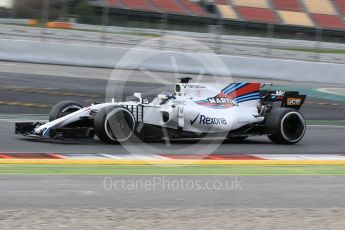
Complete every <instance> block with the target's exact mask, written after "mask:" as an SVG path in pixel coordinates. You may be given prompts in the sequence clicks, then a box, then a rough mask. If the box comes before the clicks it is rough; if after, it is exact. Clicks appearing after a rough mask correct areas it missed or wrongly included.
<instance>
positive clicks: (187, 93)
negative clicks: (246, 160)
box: [15, 78, 306, 144]
mask: <svg viewBox="0 0 345 230" xmlns="http://www.w3.org/2000/svg"><path fill="white" fill-rule="evenodd" d="M179 80H180V82H179V83H177V84H176V85H175V89H174V92H164V93H161V94H159V95H157V96H156V97H155V98H154V99H153V101H151V102H148V101H147V100H146V99H142V95H141V94H140V93H135V94H134V96H135V97H136V100H135V101H128V102H110V103H93V104H92V105H91V106H87V107H83V106H82V105H81V104H79V103H77V102H73V101H63V102H60V103H58V104H57V105H55V106H54V107H53V108H52V109H51V112H50V115H49V122H46V123H43V122H18V123H16V127H15V133H16V134H20V135H24V136H30V137H38V138H54V139H69V138H94V137H95V136H97V137H98V138H99V139H100V140H102V141H103V142H105V143H122V142H126V141H129V140H131V139H133V138H137V139H144V140H145V139H162V138H163V137H165V135H168V137H170V138H191V137H193V138H202V137H205V136H207V137H209V136H217V135H221V136H223V137H225V138H229V139H235V140H243V139H245V138H247V137H249V136H255V135H267V136H268V138H269V139H270V140H271V141H273V142H275V143H279V144H295V143H297V142H299V141H300V140H301V139H302V138H303V136H304V134H305V131H306V122H305V119H304V117H303V115H302V114H301V113H300V112H299V109H300V108H301V106H302V105H303V103H304V101H305V99H306V95H300V94H299V92H292V91H269V90H263V85H262V84H260V83H231V84H212V83H205V84H203V83H190V80H191V78H179Z"/></svg>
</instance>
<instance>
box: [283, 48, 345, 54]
mask: <svg viewBox="0 0 345 230" xmlns="http://www.w3.org/2000/svg"><path fill="white" fill-rule="evenodd" d="M280 50H288V51H299V52H307V53H324V54H345V50H342V49H307V48H280Z"/></svg>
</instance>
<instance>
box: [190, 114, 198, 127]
mask: <svg viewBox="0 0 345 230" xmlns="http://www.w3.org/2000/svg"><path fill="white" fill-rule="evenodd" d="M199 116H200V113H199V114H198V116H196V118H194V120H190V125H193V124H194V123H195V122H196V120H198V117H199Z"/></svg>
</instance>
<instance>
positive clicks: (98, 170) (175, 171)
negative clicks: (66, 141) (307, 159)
mask: <svg viewBox="0 0 345 230" xmlns="http://www.w3.org/2000/svg"><path fill="white" fill-rule="evenodd" d="M0 174H21V175H25V174H50V175H345V165H327V166H326V165H313V166H303V165H301V166H264V165H263V166H261V165H260V166H248V165H246V166H244V165H231V166H133V165H34V164H33V165H12V164H4V165H0Z"/></svg>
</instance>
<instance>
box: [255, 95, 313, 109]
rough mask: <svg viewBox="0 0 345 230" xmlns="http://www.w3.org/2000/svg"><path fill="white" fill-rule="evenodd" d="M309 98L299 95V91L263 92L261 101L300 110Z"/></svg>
mask: <svg viewBox="0 0 345 230" xmlns="http://www.w3.org/2000/svg"><path fill="white" fill-rule="evenodd" d="M306 98H307V96H306V95H301V94H299V92H298V91H281V90H280V91H279V90H278V91H269V90H265V91H261V101H262V102H263V103H265V102H272V103H273V102H281V107H282V108H292V109H297V110H299V109H300V108H301V107H302V105H303V104H304V102H305V99H306Z"/></svg>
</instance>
